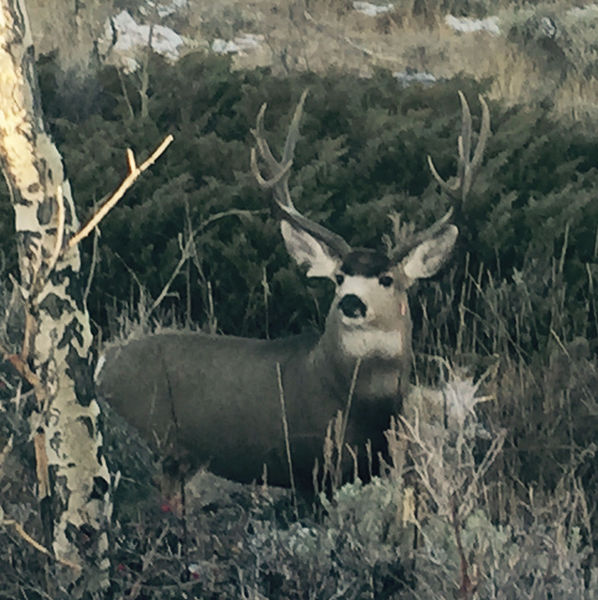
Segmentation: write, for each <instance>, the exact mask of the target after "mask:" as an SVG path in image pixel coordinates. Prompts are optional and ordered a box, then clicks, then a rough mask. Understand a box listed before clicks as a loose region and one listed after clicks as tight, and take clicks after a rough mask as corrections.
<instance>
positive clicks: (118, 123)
mask: <svg viewBox="0 0 598 600" xmlns="http://www.w3.org/2000/svg"><path fill="white" fill-rule="evenodd" d="M148 69H149V87H148V91H147V102H146V103H144V102H142V99H141V94H140V89H141V86H140V83H139V79H140V78H139V75H136V74H133V75H130V76H124V75H120V74H118V73H117V72H116V71H115V70H114V69H111V68H109V69H104V70H103V71H102V72H100V73H99V75H98V76H97V78H95V79H93V80H92V79H90V80H89V81H85V82H83V81H79V80H76V79H72V78H71V79H69V77H68V76H65V75H64V74H61V73H59V72H57V70H56V69H55V67H54V63H53V62H52V60H50V59H46V60H45V61H44V62H43V63H42V64H40V73H41V75H40V80H41V84H42V92H43V97H44V102H45V110H46V114H47V115H49V117H50V123H51V128H52V132H53V134H54V136H55V138H56V139H57V140H58V141H59V144H60V149H61V151H62V153H63V156H64V158H65V163H66V167H67V171H68V174H69V176H70V179H71V182H72V185H73V190H74V195H75V199H76V202H77V204H78V207H79V208H78V209H79V215H80V216H81V218H82V219H85V218H87V217H88V216H89V215H90V214H92V212H93V206H94V203H98V202H100V201H101V200H102V198H104V197H105V196H106V195H107V194H109V193H110V192H111V191H112V190H113V189H114V188H115V187H116V186H117V185H118V183H119V182H120V180H121V179H122V178H123V177H124V176H125V174H126V163H125V149H126V148H127V147H131V148H132V149H133V150H134V151H135V152H136V154H137V158H138V161H141V160H142V159H143V158H144V157H145V156H146V155H147V153H149V152H150V151H151V150H152V149H153V148H154V147H155V146H156V145H157V144H158V143H159V142H160V141H161V139H162V138H163V137H164V136H165V135H166V134H167V133H173V134H174V136H175V141H174V143H173V144H172V145H171V147H170V148H169V149H168V150H167V152H166V153H165V155H164V156H162V157H161V158H160V160H159V161H158V162H157V163H156V164H155V165H154V166H153V167H152V169H151V170H150V171H148V172H146V173H145V174H144V175H143V176H142V178H141V179H140V180H139V181H138V182H137V183H136V185H135V187H134V188H133V189H132V190H131V191H130V192H129V193H128V194H127V196H126V198H125V199H124V200H123V201H122V202H121V203H120V205H119V206H118V208H117V209H116V210H114V211H113V212H112V213H111V214H110V215H109V217H108V218H107V219H106V220H105V221H104V222H103V223H102V226H101V229H102V237H101V243H100V245H99V248H100V252H99V261H98V266H97V270H96V274H95V282H94V286H93V288H92V293H91V296H90V301H89V305H90V310H91V313H92V317H93V320H94V321H95V322H96V323H97V324H98V325H99V326H101V327H103V326H105V324H106V322H107V319H108V317H109V315H108V314H107V310H108V309H107V307H112V308H111V309H110V310H111V311H112V310H116V312H117V313H118V312H121V311H122V310H124V309H125V308H128V309H129V310H132V309H133V308H135V304H136V302H137V300H138V298H139V292H138V287H137V286H138V283H141V284H142V285H143V286H144V287H145V288H146V289H147V290H148V292H149V294H150V296H151V297H152V298H155V297H157V295H158V294H159V292H160V290H161V289H162V287H163V286H164V284H165V283H166V281H167V280H168V278H169V277H170V275H171V273H172V272H173V269H174V267H175V265H176V263H177V262H178V260H179V258H180V243H183V242H184V240H183V242H179V236H180V235H183V237H184V238H185V239H186V236H187V235H188V232H189V229H190V228H191V229H192V230H194V231H197V232H198V233H197V235H196V249H197V255H196V260H195V267H194V268H190V269H189V270H188V271H187V270H183V271H182V272H181V274H180V275H179V276H178V277H177V278H176V279H175V281H174V283H173V285H172V287H171V292H172V293H171V294H170V295H169V296H168V297H167V298H166V300H165V301H164V302H163V303H162V306H161V308H162V309H164V310H173V311H174V313H175V314H176V315H178V317H179V318H180V317H183V318H185V319H187V318H191V319H193V320H195V321H200V322H204V321H205V319H206V314H207V311H208V306H207V288H206V284H207V282H208V281H209V282H210V283H211V286H212V290H213V298H214V305H215V313H216V314H215V316H216V317H217V319H218V324H219V327H220V329H221V330H222V331H224V332H226V333H235V334H242V335H251V336H262V337H263V336H265V335H271V336H280V335H284V334H287V333H289V332H294V331H298V330H299V329H301V328H302V327H304V326H305V325H306V324H309V323H311V322H316V323H320V324H321V321H322V316H323V315H324V314H325V312H326V306H327V298H328V297H329V288H328V286H326V285H321V284H319V283H317V282H309V283H307V285H306V284H305V281H304V279H303V278H302V277H301V275H300V274H299V273H298V271H297V270H296V269H294V268H293V267H292V266H291V267H290V266H289V260H290V259H289V258H288V257H287V255H286V253H285V250H284V246H283V244H282V243H281V238H280V234H279V233H278V231H277V227H276V224H275V223H274V221H273V220H272V219H271V218H270V216H269V213H268V211H267V210H264V209H265V208H266V207H267V205H268V197H267V194H265V193H264V192H262V191H261V190H259V189H258V187H257V185H256V184H255V182H254V181H253V177H252V175H251V173H250V170H249V150H250V147H251V145H252V136H251V133H250V130H251V128H252V127H253V125H254V122H255V116H256V114H257V112H258V110H259V107H260V105H261V104H262V102H264V101H267V102H268V110H267V113H266V127H267V129H268V130H269V131H270V133H271V136H270V140H271V144H272V147H273V148H275V149H278V148H280V147H281V145H282V142H283V140H284V135H285V133H286V127H287V124H288V115H289V114H290V112H291V111H292V109H293V107H294V105H295V103H296V101H297V99H298V97H299V95H300V92H301V90H303V89H304V88H305V87H306V86H308V87H309V89H310V95H309V96H308V100H307V105H306V110H305V115H304V118H303V122H302V124H301V133H302V139H301V141H300V143H299V145H298V147H297V151H296V160H295V164H294V169H293V175H292V177H291V188H292V189H291V192H292V195H293V197H294V199H295V202H296V204H297V206H298V207H299V208H300V210H302V211H304V212H305V213H307V214H308V215H309V216H310V217H312V218H314V219H315V220H318V221H320V222H322V223H323V224H325V225H326V226H328V227H330V228H331V229H333V230H335V231H337V232H338V233H340V234H341V235H343V236H345V237H346V238H347V239H348V240H349V241H350V242H351V243H352V244H354V245H358V246H359V245H363V246H371V247H373V246H378V247H379V246H380V244H381V241H380V240H381V236H382V234H383V233H385V232H388V230H389V225H390V222H389V220H388V219H387V214H388V213H389V211H391V210H396V211H400V212H401V214H402V216H403V218H404V219H406V220H408V221H412V222H414V223H415V224H416V225H417V226H424V225H426V224H429V223H430V222H431V221H432V220H433V219H435V218H437V217H438V216H440V215H441V214H442V213H443V211H444V210H445V209H446V207H447V203H448V201H447V199H446V198H444V197H442V196H440V195H439V193H438V188H437V186H436V185H435V184H434V183H431V177H430V174H429V172H428V168H427V165H426V162H425V155H426V154H428V153H430V154H431V155H432V156H433V158H434V161H435V163H436V165H437V168H438V170H439V171H440V173H441V174H443V175H444V176H449V175H450V174H452V173H454V171H455V165H456V144H455V141H456V135H457V133H458V130H459V119H460V116H459V107H458V98H457V94H456V91H457V90H458V89H462V90H463V91H464V92H465V94H466V95H467V97H468V98H469V100H470V104H471V105H472V110H473V113H474V120H475V121H477V115H478V114H479V105H478V103H477V99H476V94H477V93H478V92H480V91H483V89H484V87H485V85H484V84H482V85H478V84H475V83H473V82H471V81H467V80H460V79H459V80H454V81H450V82H448V83H445V84H442V85H437V86H432V87H429V88H425V89H422V88H420V87H417V86H416V87H411V88H407V89H401V87H400V86H399V85H398V84H397V82H396V81H395V80H394V79H393V78H392V77H391V76H390V74H389V73H388V72H386V71H382V70H381V71H379V72H377V73H376V75H375V76H374V77H373V78H371V79H357V78H355V77H352V76H350V75H346V74H341V73H330V74H329V75H327V76H326V77H317V76H315V75H313V74H303V75H297V74H294V75H291V76H289V77H288V78H286V79H284V80H281V79H276V78H273V77H272V76H271V75H270V74H269V72H268V71H267V70H256V71H252V72H247V73H243V72H232V73H231V71H230V64H229V61H228V59H226V58H220V57H204V56H200V55H188V56H186V57H185V58H184V59H183V60H181V61H179V63H177V64H176V65H174V66H171V65H168V64H166V63H164V62H163V61H162V60H161V59H160V58H158V57H152V58H151V60H150V63H149V66H148ZM125 92H126V93H125ZM145 104H146V106H147V116H142V105H145ZM491 112H492V120H493V123H492V129H493V132H494V135H493V137H492V138H491V140H490V145H489V148H488V151H487V159H486V164H485V165H484V168H483V171H482V173H481V174H480V176H479V178H478V180H477V182H476V185H475V186H474V190H473V192H472V194H471V196H470V198H469V199H468V201H467V204H466V206H465V207H464V209H463V210H458V214H457V217H456V223H457V225H458V226H459V228H460V231H461V235H460V242H459V244H460V247H459V250H458V254H457V256H456V258H455V264H456V265H458V266H457V271H456V272H455V279H454V284H455V286H456V288H457V289H458V288H459V287H460V282H461V281H462V280H463V263H464V260H463V258H464V253H465V252H466V251H467V252H469V253H470V255H471V258H470V264H469V272H470V273H477V271H478V269H479V267H480V265H483V267H484V269H489V272H490V274H491V275H492V276H493V277H495V278H500V277H510V274H511V273H512V272H513V269H514V268H517V269H521V268H523V265H524V263H525V262H526V261H533V260H536V259H540V258H541V259H547V258H549V257H555V258H556V259H558V258H559V257H560V252H561V250H562V247H563V243H564V236H565V231H567V235H568V240H567V247H566V259H567V260H566V266H565V268H564V271H563V278H564V282H565V283H566V292H565V293H566V294H567V306H568V308H569V310H570V314H571V315H572V323H571V331H570V333H571V334H577V335H586V336H589V337H590V338H593V337H594V336H595V335H596V329H595V315H594V314H593V313H592V314H590V315H589V317H590V319H589V320H588V319H587V318H586V319H585V320H583V319H580V318H578V317H576V316H575V315H576V314H577V313H578V312H579V311H580V310H581V309H582V308H583V307H582V305H584V303H585V300H584V298H586V297H587V294H586V292H587V285H588V275H587V267H586V264H588V263H595V261H596V250H595V239H596V225H595V224H596V222H598V205H597V204H596V202H592V199H593V190H594V189H595V187H596V186H595V184H596V178H597V171H596V169H595V168H594V165H595V164H597V159H598V156H597V155H598V152H597V151H596V148H595V144H594V143H593V141H592V139H591V137H590V136H589V135H588V132H586V131H582V130H580V129H576V128H575V127H573V128H563V127H560V126H559V124H558V123H554V122H550V121H549V120H548V118H547V117H546V115H545V112H544V111H543V110H542V108H541V107H537V108H534V109H530V108H526V109H511V110H508V111H503V110H501V108H500V106H498V105H496V104H494V105H492V106H491ZM5 194H6V192H5V191H4V192H3V195H4V196H5ZM2 206H5V207H6V206H7V202H3V203H2ZM233 209H240V210H250V211H261V212H259V214H258V213H254V214H253V215H249V214H248V215H246V216H245V217H240V216H238V215H232V216H231V215H229V216H222V217H221V218H218V219H216V220H214V221H213V222H211V223H210V224H208V225H207V226H205V227H204V224H205V223H206V221H207V220H209V219H211V218H212V217H214V215H217V214H219V213H222V212H225V211H230V210H233ZM3 227H4V228H5V229H4V234H5V235H3V236H2V239H3V246H2V249H3V251H4V253H5V254H6V255H8V256H13V257H14V251H13V250H12V248H13V244H12V240H11V236H10V234H9V232H10V230H11V228H12V226H11V223H10V219H5V220H4V221H3ZM83 247H84V251H85V252H88V251H89V249H90V247H91V243H90V242H89V240H88V241H86V242H85V244H84V246H83ZM86 263H87V264H89V261H87V260H86ZM546 264H547V265H549V264H550V260H548V262H547V263H546ZM198 266H199V269H198V268H197V267H198ZM9 267H10V268H11V270H14V259H13V260H11V261H10V262H9ZM548 268H550V267H549V266H548ZM264 273H265V276H266V280H267V282H268V283H269V292H270V293H271V294H272V295H271V297H269V301H268V309H267V311H268V314H266V307H265V301H264V298H265V293H264V288H263V278H264ZM186 276H187V277H188V283H189V286H190V287H189V288H187V281H186V280H185V279H186ZM443 277H446V272H445V274H444V275H443ZM188 289H189V290H190V292H191V302H190V305H191V314H190V315H188V314H185V313H186V306H187V293H188ZM537 291H538V297H537V298H534V299H533V300H532V301H533V303H534V306H535V308H536V309H537V311H538V314H542V313H543V312H547V311H548V312H549V309H548V307H547V306H546V305H543V300H544V295H543V292H542V291H541V288H539V289H538V290H537ZM455 301H456V300H455ZM426 302H427V305H428V311H429V313H430V314H433V315H435V314H437V313H439V312H441V311H442V309H443V308H446V307H441V306H430V304H429V303H430V302H433V299H432V298H428V299H427V301H426ZM318 307H319V308H318ZM450 308H451V310H450V311H449V314H447V315H446V318H447V319H448V322H447V333H449V334H450V332H451V331H453V334H451V335H454V331H455V325H454V324H453V325H451V316H450V314H454V311H453V310H452V309H453V307H450ZM471 308H472V309H474V310H476V307H471ZM414 309H415V310H414V313H415V316H416V321H418V314H419V313H418V309H417V307H414ZM584 310H585V309H584ZM582 312H583V311H582ZM584 314H585V315H586V317H587V316H588V314H587V310H585V312H584ZM543 321H544V323H542V322H541V323H540V324H539V326H540V330H539V331H538V332H537V335H536V336H535V337H534V339H530V340H529V345H528V346H526V348H525V350H526V351H533V350H534V349H537V348H538V347H540V348H542V347H543V346H544V345H545V344H546V339H547V333H548V332H547V329H546V328H547V326H548V320H547V319H543ZM415 337H416V340H417V335H416V336H415ZM447 341H451V340H450V338H449V339H448V340H447Z"/></svg>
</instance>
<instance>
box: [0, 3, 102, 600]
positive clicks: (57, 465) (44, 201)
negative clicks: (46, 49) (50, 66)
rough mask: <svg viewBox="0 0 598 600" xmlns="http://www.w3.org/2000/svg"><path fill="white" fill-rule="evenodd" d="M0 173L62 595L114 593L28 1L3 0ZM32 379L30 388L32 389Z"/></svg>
mask: <svg viewBox="0 0 598 600" xmlns="http://www.w3.org/2000/svg"><path fill="white" fill-rule="evenodd" d="M0 163H1V165H2V169H3V171H4V175H5V177H6V180H7V182H8V185H9V188H10V191H11V197H12V203H13V206H14V211H15V224H16V234H17V243H18V249H19V264H20V274H21V280H20V284H21V289H22V293H23V296H24V299H25V309H26V320H27V326H26V335H25V339H24V341H23V351H22V358H23V360H24V363H25V364H28V365H29V367H30V368H31V371H32V372H33V375H34V376H35V378H36V380H38V381H39V383H38V385H34V388H35V390H36V397H37V400H38V411H37V412H35V413H34V414H33V415H32V417H31V431H32V434H34V441H35V446H36V460H37V473H38V496H39V500H40V506H41V509H42V513H45V515H44V514H42V518H43V520H44V522H45V523H46V524H47V525H48V526H47V528H46V529H47V532H48V533H49V534H50V535H51V538H52V539H51V544H52V550H53V551H54V554H55V555H56V557H57V558H59V559H61V560H65V561H70V562H72V563H76V564H78V565H81V567H83V568H82V569H76V568H72V567H64V566H61V567H58V566H57V568H58V569H60V573H59V576H58V577H57V578H56V582H57V585H60V586H61V587H62V586H64V587H65V588H66V590H68V593H70V594H71V595H72V597H78V596H79V595H81V594H82V593H84V591H87V592H88V593H91V594H92V595H97V594H98V593H100V590H101V589H102V588H104V587H106V585H107V584H108V567H109V564H108V557H107V553H108V541H107V528H108V524H109V521H110V517H111V510H112V504H111V499H110V475H109V472H108V469H107V466H106V461H105V459H104V457H103V454H102V436H101V433H100V431H99V430H98V416H99V412H100V411H99V407H98V404H97V402H96V400H95V397H94V387H93V380H92V376H91V373H92V370H91V367H92V365H91V359H90V347H91V342H92V335H91V331H90V326H89V317H88V313H87V309H86V307H85V305H84V303H83V300H82V298H83V287H84V286H83V281H82V275H81V271H80V267H81V261H80V255H79V250H78V248H77V246H76V245H75V246H74V247H72V248H67V246H66V244H65V242H66V241H68V239H69V238H70V237H71V236H72V235H73V234H74V233H75V232H76V231H77V229H78V227H79V223H78V221H77V216H76V214H75V206H74V203H73V199H72V196H71V190H70V185H69V183H68V180H66V179H65V178H64V172H63V166H62V160H61V157H60V154H59V153H58V150H57V149H56V147H55V146H54V144H53V143H52V140H51V139H50V137H49V135H48V134H47V133H46V132H45V129H44V123H43V117H42V111H41V106H40V101H39V94H38V89H37V81H36V76H35V70H34V51H33V45H32V38H31V33H30V28H29V23H28V19H27V14H26V11H25V6H24V2H23V0H0ZM31 379H32V378H30V383H31Z"/></svg>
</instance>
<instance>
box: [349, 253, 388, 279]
mask: <svg viewBox="0 0 598 600" xmlns="http://www.w3.org/2000/svg"><path fill="white" fill-rule="evenodd" d="M390 266H391V263H390V259H389V258H388V256H386V254H382V252H377V251H376V250H368V249H366V248H358V249H356V250H352V251H351V252H349V254H347V256H345V260H344V261H343V264H342V265H341V271H342V272H343V273H344V274H345V275H363V276H364V277H378V276H379V275H381V274H382V273H386V271H388V270H389V269H390Z"/></svg>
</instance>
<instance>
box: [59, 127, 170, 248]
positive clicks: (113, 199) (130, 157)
mask: <svg viewBox="0 0 598 600" xmlns="http://www.w3.org/2000/svg"><path fill="white" fill-rule="evenodd" d="M173 139H174V137H173V136H172V135H168V136H166V137H165V138H164V140H163V141H162V143H161V144H160V145H159V146H158V147H157V148H156V149H155V150H154V152H153V153H152V154H151V155H150V156H149V158H148V159H147V160H146V161H145V162H143V163H142V164H141V165H139V166H137V164H136V163H135V155H134V154H133V151H132V150H131V149H130V148H127V162H128V163H129V174H128V175H127V176H126V177H125V178H124V179H123V181H122V183H121V184H120V185H119V186H118V189H117V190H116V191H115V192H114V193H113V194H112V196H110V198H108V200H106V202H104V204H102V206H101V207H100V209H99V210H98V211H97V212H96V213H95V214H94V215H93V217H91V219H89V221H88V222H87V223H86V224H85V225H84V226H83V227H82V228H81V229H80V230H79V231H78V232H77V233H76V234H75V235H74V236H73V237H72V238H71V239H70V240H69V242H68V244H67V246H68V248H72V247H73V246H76V245H77V244H78V243H79V242H80V241H81V240H82V239H84V238H86V237H87V236H88V235H89V234H90V233H91V232H92V231H93V229H94V227H96V226H97V225H98V223H99V222H100V221H101V220H102V219H103V218H104V217H105V216H106V215H107V214H108V213H109V212H110V211H111V210H112V209H113V208H114V207H115V206H116V203H117V202H118V201H119V200H120V199H121V198H122V197H123V196H124V195H125V192H126V191H127V190H128V189H129V188H130V187H131V186H132V185H133V183H135V181H136V179H137V178H138V177H139V176H140V175H141V173H143V171H145V170H146V169H148V168H149V167H150V166H151V165H153V164H154V163H155V162H156V160H157V159H158V157H159V156H160V155H161V154H162V153H163V152H164V151H165V150H166V148H168V146H169V145H170V143H171V142H172V140H173Z"/></svg>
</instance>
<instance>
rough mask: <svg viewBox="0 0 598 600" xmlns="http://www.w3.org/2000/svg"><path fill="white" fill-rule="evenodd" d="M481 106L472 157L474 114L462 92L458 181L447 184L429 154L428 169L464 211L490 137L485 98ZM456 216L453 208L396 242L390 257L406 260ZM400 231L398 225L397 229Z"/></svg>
mask: <svg viewBox="0 0 598 600" xmlns="http://www.w3.org/2000/svg"><path fill="white" fill-rule="evenodd" d="M478 97H479V99H480V104H481V105H482V124H481V126H480V134H479V136H478V143H477V144H476V147H475V150H474V152H473V157H472V156H471V111H470V110H469V105H468V104H467V100H466V98H465V96H464V95H463V92H461V91H460V90H459V99H460V101H461V135H460V136H459V138H458V140H457V147H458V150H459V162H458V168H457V178H456V181H455V182H454V183H452V184H449V183H447V182H446V181H445V180H444V179H442V177H440V175H439V174H438V171H437V170H436V167H435V166H434V163H433V162H432V157H431V156H430V155H429V154H428V157H427V158H428V165H429V166H430V171H431V172H432V175H433V176H434V179H436V181H437V182H438V183H439V184H440V187H441V188H442V189H443V190H444V191H445V192H446V193H447V194H448V195H449V196H450V197H451V198H453V199H454V200H458V201H459V200H460V202H461V207H463V205H464V204H465V200H466V198H467V195H468V194H469V190H470V189H471V186H472V184H473V182H474V179H475V176H476V174H477V171H478V169H479V166H480V164H481V162H482V158H483V156H484V150H485V149H486V142H487V141H488V138H489V136H490V111H489V110H488V105H487V104H486V101H485V100H484V98H483V97H482V96H481V95H480V96H478ZM452 215H453V207H451V208H449V209H448V211H447V212H446V213H445V214H444V216H442V217H441V218H440V219H438V220H437V221H436V222H435V223H434V224H432V225H431V226H430V227H428V228H427V229H424V230H423V231H419V232H416V233H411V234H408V235H407V236H406V239H403V240H398V241H397V240H395V247H394V248H393V249H392V251H391V255H392V257H393V258H395V259H400V258H403V257H404V256H406V255H407V253H408V252H409V251H410V250H411V249H413V248H415V247H416V246H417V245H419V244H420V243H421V242H423V241H424V240H426V239H429V238H432V237H434V236H436V235H437V234H439V233H440V232H441V231H442V230H443V229H445V228H446V227H448V226H449V225H450V223H449V221H450V219H451V217H452ZM397 227H398V225H397Z"/></svg>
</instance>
